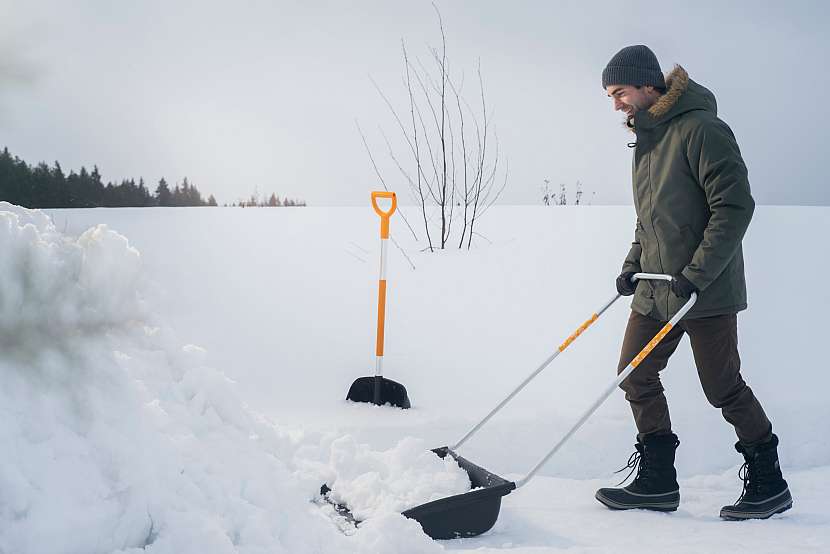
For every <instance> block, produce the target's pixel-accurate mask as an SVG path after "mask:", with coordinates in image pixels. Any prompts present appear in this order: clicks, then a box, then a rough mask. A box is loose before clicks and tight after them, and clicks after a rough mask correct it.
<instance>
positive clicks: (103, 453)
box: [0, 203, 433, 554]
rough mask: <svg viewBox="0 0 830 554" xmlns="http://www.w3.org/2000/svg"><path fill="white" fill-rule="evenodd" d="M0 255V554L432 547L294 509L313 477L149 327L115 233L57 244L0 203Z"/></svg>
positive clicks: (30, 219) (386, 525) (226, 386)
mask: <svg viewBox="0 0 830 554" xmlns="http://www.w3.org/2000/svg"><path fill="white" fill-rule="evenodd" d="M0 251H2V252H3V253H4V254H3V256H2V257H0V333H2V334H0V337H2V342H3V345H2V351H0V379H2V383H3V386H2V387H0V445H2V449H0V450H2V452H3V456H2V462H1V463H0V491H2V493H0V551H2V552H10V553H11V552H16V553H27V552H32V553H34V552H51V553H60V552H77V553H86V554H91V553H97V552H101V553H104V552H133V551H135V552H138V551H141V552H159V553H186V552H194V553H196V552H199V553H210V552H269V553H273V552H290V553H302V552H346V551H366V552H371V551H375V552H377V551H381V550H387V549H391V548H394V543H395V541H409V542H410V543H412V542H413V541H414V543H415V544H419V542H420V544H422V548H423V549H424V551H429V550H430V549H432V548H433V545H431V544H430V542H429V541H428V539H426V538H425V537H424V535H423V534H422V533H421V532H420V528H419V526H418V525H417V524H416V523H414V522H411V521H408V520H404V518H403V517H402V516H395V515H393V514H387V515H386V516H385V517H380V518H379V521H376V522H372V524H370V525H367V527H366V529H365V531H364V530H362V534H361V535H360V536H359V537H356V538H351V539H350V542H349V543H348V544H347V543H345V542H344V541H345V540H346V537H344V536H343V535H341V534H340V533H339V532H337V531H336V529H335V527H334V526H333V525H332V524H331V522H330V521H328V520H327V519H326V518H325V517H324V515H323V514H322V512H321V511H320V510H319V509H318V508H317V507H315V506H314V505H313V504H311V503H310V499H311V497H312V494H313V491H314V490H315V487H317V488H319V481H318V480H317V479H318V478H317V477H315V476H313V475H311V476H309V477H308V478H307V480H304V479H303V477H302V476H301V475H299V474H298V473H297V472H296V470H294V469H291V468H290V467H289V465H290V463H291V459H292V457H293V456H294V454H295V451H296V447H297V443H298V440H297V436H295V437H293V438H292V437H289V436H288V434H285V433H282V432H281V431H280V430H279V429H278V428H277V427H276V426H274V425H271V424H269V423H267V422H265V421H264V420H262V419H258V418H256V417H255V416H254V415H252V414H251V412H250V411H249V410H248V409H247V408H246V407H245V406H244V405H243V403H242V402H240V400H239V399H238V398H237V397H236V396H235V395H234V393H233V389H234V386H233V383H232V382H231V381H229V380H228V379H227V378H226V377H225V376H224V375H222V374H221V373H219V372H217V371H215V370H213V369H211V368H209V367H207V366H206V365H205V352H204V350H202V349H201V348H199V347H196V346H193V345H185V346H181V345H180V343H177V340H176V338H175V336H174V335H173V333H172V331H170V330H169V329H165V328H163V327H160V326H155V325H152V324H151V320H152V319H153V318H152V317H151V316H149V315H148V313H147V312H146V310H145V308H144V305H143V303H142V300H141V298H140V296H139V293H138V289H137V283H139V281H140V275H139V267H140V256H139V253H138V252H137V251H136V250H135V249H134V248H132V247H131V246H130V245H129V243H128V241H127V240H126V239H125V238H124V237H123V236H121V235H119V234H117V233H115V232H114V231H112V230H110V229H108V228H107V227H106V226H105V225H98V226H95V227H93V228H90V229H89V230H88V231H86V232H84V233H83V234H81V235H80V237H78V238H77V239H76V240H71V239H68V238H66V237H64V236H63V235H61V234H60V233H58V232H56V230H55V227H54V226H53V224H52V223H51V221H50V220H49V219H48V217H46V216H45V215H44V214H42V213H40V212H35V211H29V210H25V209H21V208H18V207H15V206H11V205H9V204H5V203H4V204H0ZM324 442H325V441H324ZM335 469H336V468H335ZM387 511H388V510H387ZM379 515H382V514H379ZM390 529H392V530H394V532H389V530H390Z"/></svg>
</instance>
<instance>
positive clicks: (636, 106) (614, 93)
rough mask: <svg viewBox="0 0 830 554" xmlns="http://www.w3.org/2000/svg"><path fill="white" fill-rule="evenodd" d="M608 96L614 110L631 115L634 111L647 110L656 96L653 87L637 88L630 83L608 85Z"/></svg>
mask: <svg viewBox="0 0 830 554" xmlns="http://www.w3.org/2000/svg"><path fill="white" fill-rule="evenodd" d="M605 90H606V92H608V97H609V98H611V101H612V102H613V103H614V110H615V111H621V112H625V114H626V115H628V116H633V115H634V113H635V112H638V111H640V110H647V109H648V108H650V107H651V105H652V104H654V101H655V100H656V98H657V95H656V91H655V90H654V87H651V86H646V87H640V88H637V87H635V86H631V85H608V87H606V89H605Z"/></svg>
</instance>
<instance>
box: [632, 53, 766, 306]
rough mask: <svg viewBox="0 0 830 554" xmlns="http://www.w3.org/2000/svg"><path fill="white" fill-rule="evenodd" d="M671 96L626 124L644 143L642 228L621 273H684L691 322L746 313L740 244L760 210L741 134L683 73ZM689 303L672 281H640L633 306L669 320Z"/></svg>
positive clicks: (637, 171) (637, 202)
mask: <svg viewBox="0 0 830 554" xmlns="http://www.w3.org/2000/svg"><path fill="white" fill-rule="evenodd" d="M666 86H667V91H666V93H665V94H663V95H662V96H660V98H658V99H657V101H656V102H655V103H654V104H653V105H652V106H651V108H649V109H648V110H643V111H638V112H635V114H634V116H633V117H629V118H628V121H627V125H628V126H629V127H630V128H631V129H632V130H633V131H634V132H635V134H636V136H637V141H636V146H635V149H634V163H633V185H634V206H635V208H636V212H637V226H636V230H635V232H634V242H633V243H632V245H631V250H630V251H629V253H628V256H627V257H626V259H625V263H624V264H623V268H622V270H623V271H624V272H625V271H644V272H649V273H668V274H677V273H681V272H682V274H683V275H684V276H685V277H686V278H687V279H688V280H689V281H690V282H691V283H692V284H693V285H695V287H697V288H698V290H699V291H700V292H699V297H698V300H697V303H696V304H695V305H694V307H693V308H692V310H691V311H690V312H689V313H688V315H687V316H686V317H687V318H701V317H708V316H713V315H721V314H729V313H736V312H738V311H740V310H743V309H746V305H747V303H746V282H745V279H744V259H743V252H742V249H741V241H742V239H743V236H744V233H745V232H746V229H747V227H748V226H749V221H750V219H752V213H753V211H754V208H755V202H754V201H753V199H752V195H751V194H750V190H749V181H748V179H747V169H746V165H744V161H743V159H742V158H741V152H740V150H739V149H738V144H737V142H736V141H735V136H734V135H733V134H732V130H731V129H730V128H729V126H728V125H727V124H726V123H724V122H723V121H721V120H720V119H718V117H717V103H716V101H715V97H714V95H713V94H712V93H711V92H710V91H709V90H708V89H706V88H705V87H703V86H701V85H699V84H697V83H695V82H694V81H692V80H691V79H689V75H688V74H687V73H686V71H685V70H684V69H683V68H682V67H680V66H675V68H674V70H673V71H672V72H671V73H670V74H669V75H668V76H667V78H666ZM685 302H686V299H685V298H678V297H676V296H675V295H674V294H672V292H671V290H670V289H669V285H668V283H667V282H665V281H640V282H639V283H638V285H637V291H636V293H635V295H634V300H633V302H632V304H631V308H632V309H633V310H634V311H636V312H639V313H641V314H643V315H646V316H650V317H653V318H655V319H659V320H661V321H667V320H668V319H670V318H671V316H673V315H674V314H675V313H676V312H677V311H678V310H679V309H680V307H681V306H682V305H683V304H684V303H685Z"/></svg>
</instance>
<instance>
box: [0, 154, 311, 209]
mask: <svg viewBox="0 0 830 554" xmlns="http://www.w3.org/2000/svg"><path fill="white" fill-rule="evenodd" d="M253 198H254V197H253V196H252V198H251V199H253ZM0 200H5V201H6V202H10V203H12V204H16V205H18V206H23V207H25V208H128V207H138V208H143V207H151V206H216V205H217V203H216V199H215V198H214V197H213V195H212V194H211V195H209V196H208V198H207V200H205V199H204V198H203V197H202V193H201V192H199V189H198V188H196V186H195V185H193V184H192V183H190V182H189V181H188V179H187V177H185V178H184V179H183V180H182V182H181V183H180V184H179V183H177V184H175V185H174V186H173V187H171V186H170V184H169V183H168V182H167V180H166V179H165V178H164V177H162V178H161V179H160V180H159V182H158V184H157V185H156V187H155V190H154V191H153V192H151V191H150V188H149V187H148V186H147V185H146V184H145V183H144V179H143V178H139V179H138V183H136V181H135V179H132V178H131V179H123V180H122V181H121V182H120V183H117V184H116V183H112V182H107V184H104V183H103V181H102V180H101V174H100V173H99V171H98V167H97V166H94V167H93V169H92V171H89V170H87V169H86V168H85V167H81V169H80V171H78V172H77V173H76V172H75V171H74V170H72V171H70V172H69V174H68V175H67V174H66V173H64V170H63V168H62V167H61V165H60V163H58V162H55V163H54V165H53V166H51V167H50V166H48V165H47V164H46V163H45V162H40V163H39V164H37V165H34V166H32V165H29V164H28V163H26V162H25V161H24V160H21V159H20V158H19V157H17V156H12V154H11V153H9V149H8V147H4V148H3V151H2V152H0ZM252 205H257V204H250V203H249V201H240V202H239V203H238V204H237V203H234V204H233V206H241V207H248V206H252ZM259 205H262V206H305V202H303V201H300V200H287V199H285V200H280V199H279V198H278V197H277V196H276V194H272V195H271V198H269V199H268V201H267V202H263V203H261V204H259ZM226 206H227V204H226Z"/></svg>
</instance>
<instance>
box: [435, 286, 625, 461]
mask: <svg viewBox="0 0 830 554" xmlns="http://www.w3.org/2000/svg"><path fill="white" fill-rule="evenodd" d="M619 297H620V295H619V294H617V295H615V296H614V297H613V298H611V299H610V300H609V301H608V302H606V303H605V304H603V305H602V308H600V309H599V311H597V312H596V313H594V314H592V315H591V317H590V318H588V319H587V320H586V321H585V322H584V323H583V324H582V325H580V326H579V327H578V328H577V329H576V331H574V332H573V333H571V335H570V336H569V337H568V338H567V339H565V341H564V342H563V343H562V344H561V345H559V348H557V349H556V351H555V352H554V353H553V354H551V355H550V357H548V359H546V360H545V361H544V362H542V364H541V365H540V366H539V367H537V368H536V370H535V371H533V373H531V374H530V375H528V376H527V377H526V378H525V379H524V381H522V382H521V383H519V386H518V387H516V388H515V389H513V391H511V392H510V394H508V395H507V396H506V397H505V399H504V400H502V401H501V402H499V403H498V405H497V406H496V407H495V408H493V409H492V410H491V411H490V413H488V414H487V415H486V416H484V419H482V420H481V421H479V422H478V423H476V424H475V425H474V426H473V428H472V429H470V430H469V431H467V434H465V435H464V436H463V437H461V438H460V439H459V440H458V442H456V443H455V444H454V445H453V446H452V447H451V450H456V449H458V448H459V447H461V445H462V444H464V443H465V442H467V439H469V438H470V437H472V436H473V435H474V434H475V433H476V432H477V431H478V430H479V429H481V428H482V427H483V426H484V424H485V423H487V422H488V421H490V418H491V417H493V416H494V415H496V413H497V412H499V411H500V410H501V409H502V408H504V406H506V405H507V403H508V402H510V401H511V400H513V397H515V396H516V395H517V394H519V391H521V390H522V389H523V388H525V386H527V384H528V383H530V382H531V381H532V380H533V379H535V378H536V376H537V375H539V374H540V373H541V372H542V370H544V369H545V368H546V367H548V365H550V363H551V362H552V361H553V360H555V359H556V357H557V356H559V354H561V353H562V352H563V351H564V350H565V349H566V348H567V347H568V346H570V345H571V343H572V342H573V341H575V340H576V338H577V337H579V335H581V334H582V333H583V332H585V330H586V329H587V328H588V327H590V326H591V325H592V324H593V323H594V322H595V321H596V320H597V319H598V318H599V316H601V315H602V314H603V312H605V310H607V309H608V308H610V307H611V305H612V304H613V303H614V302H616V301H617V299H618V298H619Z"/></svg>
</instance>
